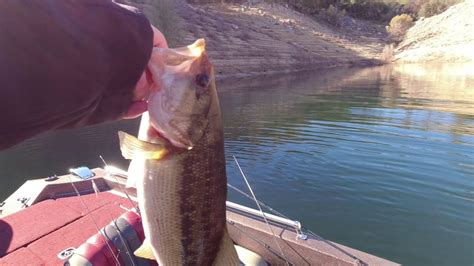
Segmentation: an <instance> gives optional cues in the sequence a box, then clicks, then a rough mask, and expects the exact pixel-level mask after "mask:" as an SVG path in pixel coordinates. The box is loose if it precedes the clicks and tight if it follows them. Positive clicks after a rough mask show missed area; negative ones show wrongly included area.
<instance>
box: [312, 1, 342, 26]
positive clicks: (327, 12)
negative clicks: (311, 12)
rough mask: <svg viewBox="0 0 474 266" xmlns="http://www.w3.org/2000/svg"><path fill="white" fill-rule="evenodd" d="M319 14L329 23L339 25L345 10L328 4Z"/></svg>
mask: <svg viewBox="0 0 474 266" xmlns="http://www.w3.org/2000/svg"><path fill="white" fill-rule="evenodd" d="M319 16H320V17H321V18H322V19H323V20H325V21H326V22H328V23H329V24H331V25H333V26H336V27H340V26H341V24H342V19H343V18H344V17H345V16H346V11H345V10H343V9H342V10H341V9H339V8H337V7H335V6H333V5H330V6H329V7H328V8H326V9H323V10H321V12H319Z"/></svg>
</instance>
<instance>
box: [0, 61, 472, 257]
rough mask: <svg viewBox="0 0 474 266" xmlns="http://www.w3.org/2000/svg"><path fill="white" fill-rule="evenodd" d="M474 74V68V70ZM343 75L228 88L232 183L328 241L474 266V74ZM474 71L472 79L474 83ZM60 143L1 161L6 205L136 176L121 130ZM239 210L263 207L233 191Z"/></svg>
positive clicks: (63, 135) (131, 128) (123, 126)
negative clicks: (88, 175)
mask: <svg viewBox="0 0 474 266" xmlns="http://www.w3.org/2000/svg"><path fill="white" fill-rule="evenodd" d="M470 69H474V68H470ZM470 69H469V68H467V70H466V69H465V68H461V67H458V66H450V67H448V66H438V67H429V68H427V67H421V66H416V65H412V66H403V67H402V66H399V67H394V68H386V67H384V68H371V69H341V70H329V71H323V72H317V73H310V74H306V75H301V76H297V77H296V76H294V75H290V76H278V77H268V78H258V79H243V80H235V81H232V82H229V81H227V82H225V83H221V84H220V85H219V89H220V99H221V105H222V111H223V116H224V124H225V138H226V155H227V162H228V176H229V182H230V183H231V184H232V185H234V186H237V187H239V188H241V189H245V186H244V183H243V181H242V178H241V177H240V174H239V172H238V170H237V168H236V167H235V164H234V163H233V161H232V155H235V156H236V157H237V158H238V159H239V162H240V164H241V166H242V167H243V169H244V171H245V172H246V174H247V176H248V178H249V181H250V182H251V184H252V186H253V189H254V191H255V192H256V194H257V196H258V197H259V198H260V199H261V200H263V201H264V202H267V203H268V204H270V205H271V206H272V207H274V208H275V209H277V210H279V211H281V212H283V213H285V214H287V215H289V216H291V217H293V218H295V219H298V220H300V221H301V222H302V223H303V225H305V226H306V227H307V228H310V229H312V230H313V231H315V232H316V233H318V234H319V235H321V236H322V237H325V238H327V239H330V240H333V241H336V242H339V243H342V244H345V245H348V246H351V247H354V248H357V249H361V250H364V251H366V252H369V253H372V254H375V255H378V256H381V257H385V258H387V259H390V260H394V261H396V262H399V263H403V264H407V265H473V264H474V254H473V252H474V73H473V72H472V70H470ZM470 71H471V72H470ZM119 129H120V130H126V131H128V132H130V133H136V132H137V130H138V121H137V120H134V121H121V122H115V123H109V124H104V125H100V126H96V127H90V128H85V129H81V130H75V131H64V132H53V133H48V134H45V135H41V136H39V137H37V138H35V139H32V140H30V141H27V142H24V143H22V144H20V145H18V146H16V147H14V148H12V149H9V150H6V151H3V152H0V181H1V186H0V198H5V197H7V196H8V195H9V194H10V193H11V192H13V191H14V189H15V188H17V187H18V186H19V185H20V184H21V183H23V182H24V181H25V180H26V179H29V178H37V177H43V176H47V175H51V174H55V173H56V174H63V173H65V172H66V171H67V169H68V168H70V167H72V166H78V165H88V166H90V167H95V166H100V165H101V162H100V159H99V158H98V155H103V156H104V158H105V159H106V160H107V161H108V162H109V163H111V164H116V165H119V166H121V167H126V166H127V162H126V161H124V160H122V159H121V158H120V155H119V149H118V142H117V137H116V132H117V130H119ZM229 198H230V199H231V200H233V201H237V202H240V203H244V204H246V205H250V206H251V207H254V205H252V203H251V202H249V201H247V200H246V199H245V198H243V197H241V196H240V195H239V194H237V193H235V192H233V191H230V194H229Z"/></svg>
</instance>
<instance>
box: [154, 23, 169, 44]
mask: <svg viewBox="0 0 474 266" xmlns="http://www.w3.org/2000/svg"><path fill="white" fill-rule="evenodd" d="M151 28H152V29H153V46H154V47H161V48H168V42H167V41H166V38H165V36H164V35H163V33H161V31H159V30H158V29H157V28H156V27H155V26H153V25H151Z"/></svg>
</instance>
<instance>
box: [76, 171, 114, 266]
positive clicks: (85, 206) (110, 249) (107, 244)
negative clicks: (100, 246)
mask: <svg viewBox="0 0 474 266" xmlns="http://www.w3.org/2000/svg"><path fill="white" fill-rule="evenodd" d="M68 177H69V181H70V183H71V185H72V187H73V188H74V191H76V194H77V196H78V197H79V200H80V201H81V203H82V206H83V207H84V208H85V209H86V211H87V213H88V214H90V217H91V220H92V223H93V224H94V226H95V228H96V230H97V233H99V234H100V236H101V237H102V238H103V240H104V242H105V245H106V246H107V248H108V249H109V251H110V254H112V256H113V257H114V259H115V265H119V266H120V261H119V259H118V257H117V256H116V255H115V253H114V251H113V249H112V247H111V246H110V244H109V242H108V241H107V239H106V237H105V236H104V235H103V234H101V233H100V228H99V225H98V224H97V222H96V221H95V219H94V217H93V215H92V213H91V212H90V210H89V207H87V205H86V203H85V202H84V199H82V196H81V193H79V190H78V189H77V187H76V185H75V184H74V182H73V181H72V178H71V176H68Z"/></svg>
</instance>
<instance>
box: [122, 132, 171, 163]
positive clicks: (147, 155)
mask: <svg viewBox="0 0 474 266" xmlns="http://www.w3.org/2000/svg"><path fill="white" fill-rule="evenodd" d="M118 136H119V141H120V150H121V151H122V156H123V157H124V158H125V159H133V158H143V159H154V160H159V159H161V158H163V156H164V155H165V154H166V153H167V150H166V148H165V145H163V144H159V143H151V142H147V141H143V140H139V139H137V138H136V137H134V136H132V135H130V134H127V133H125V132H123V131H119V132H118Z"/></svg>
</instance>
